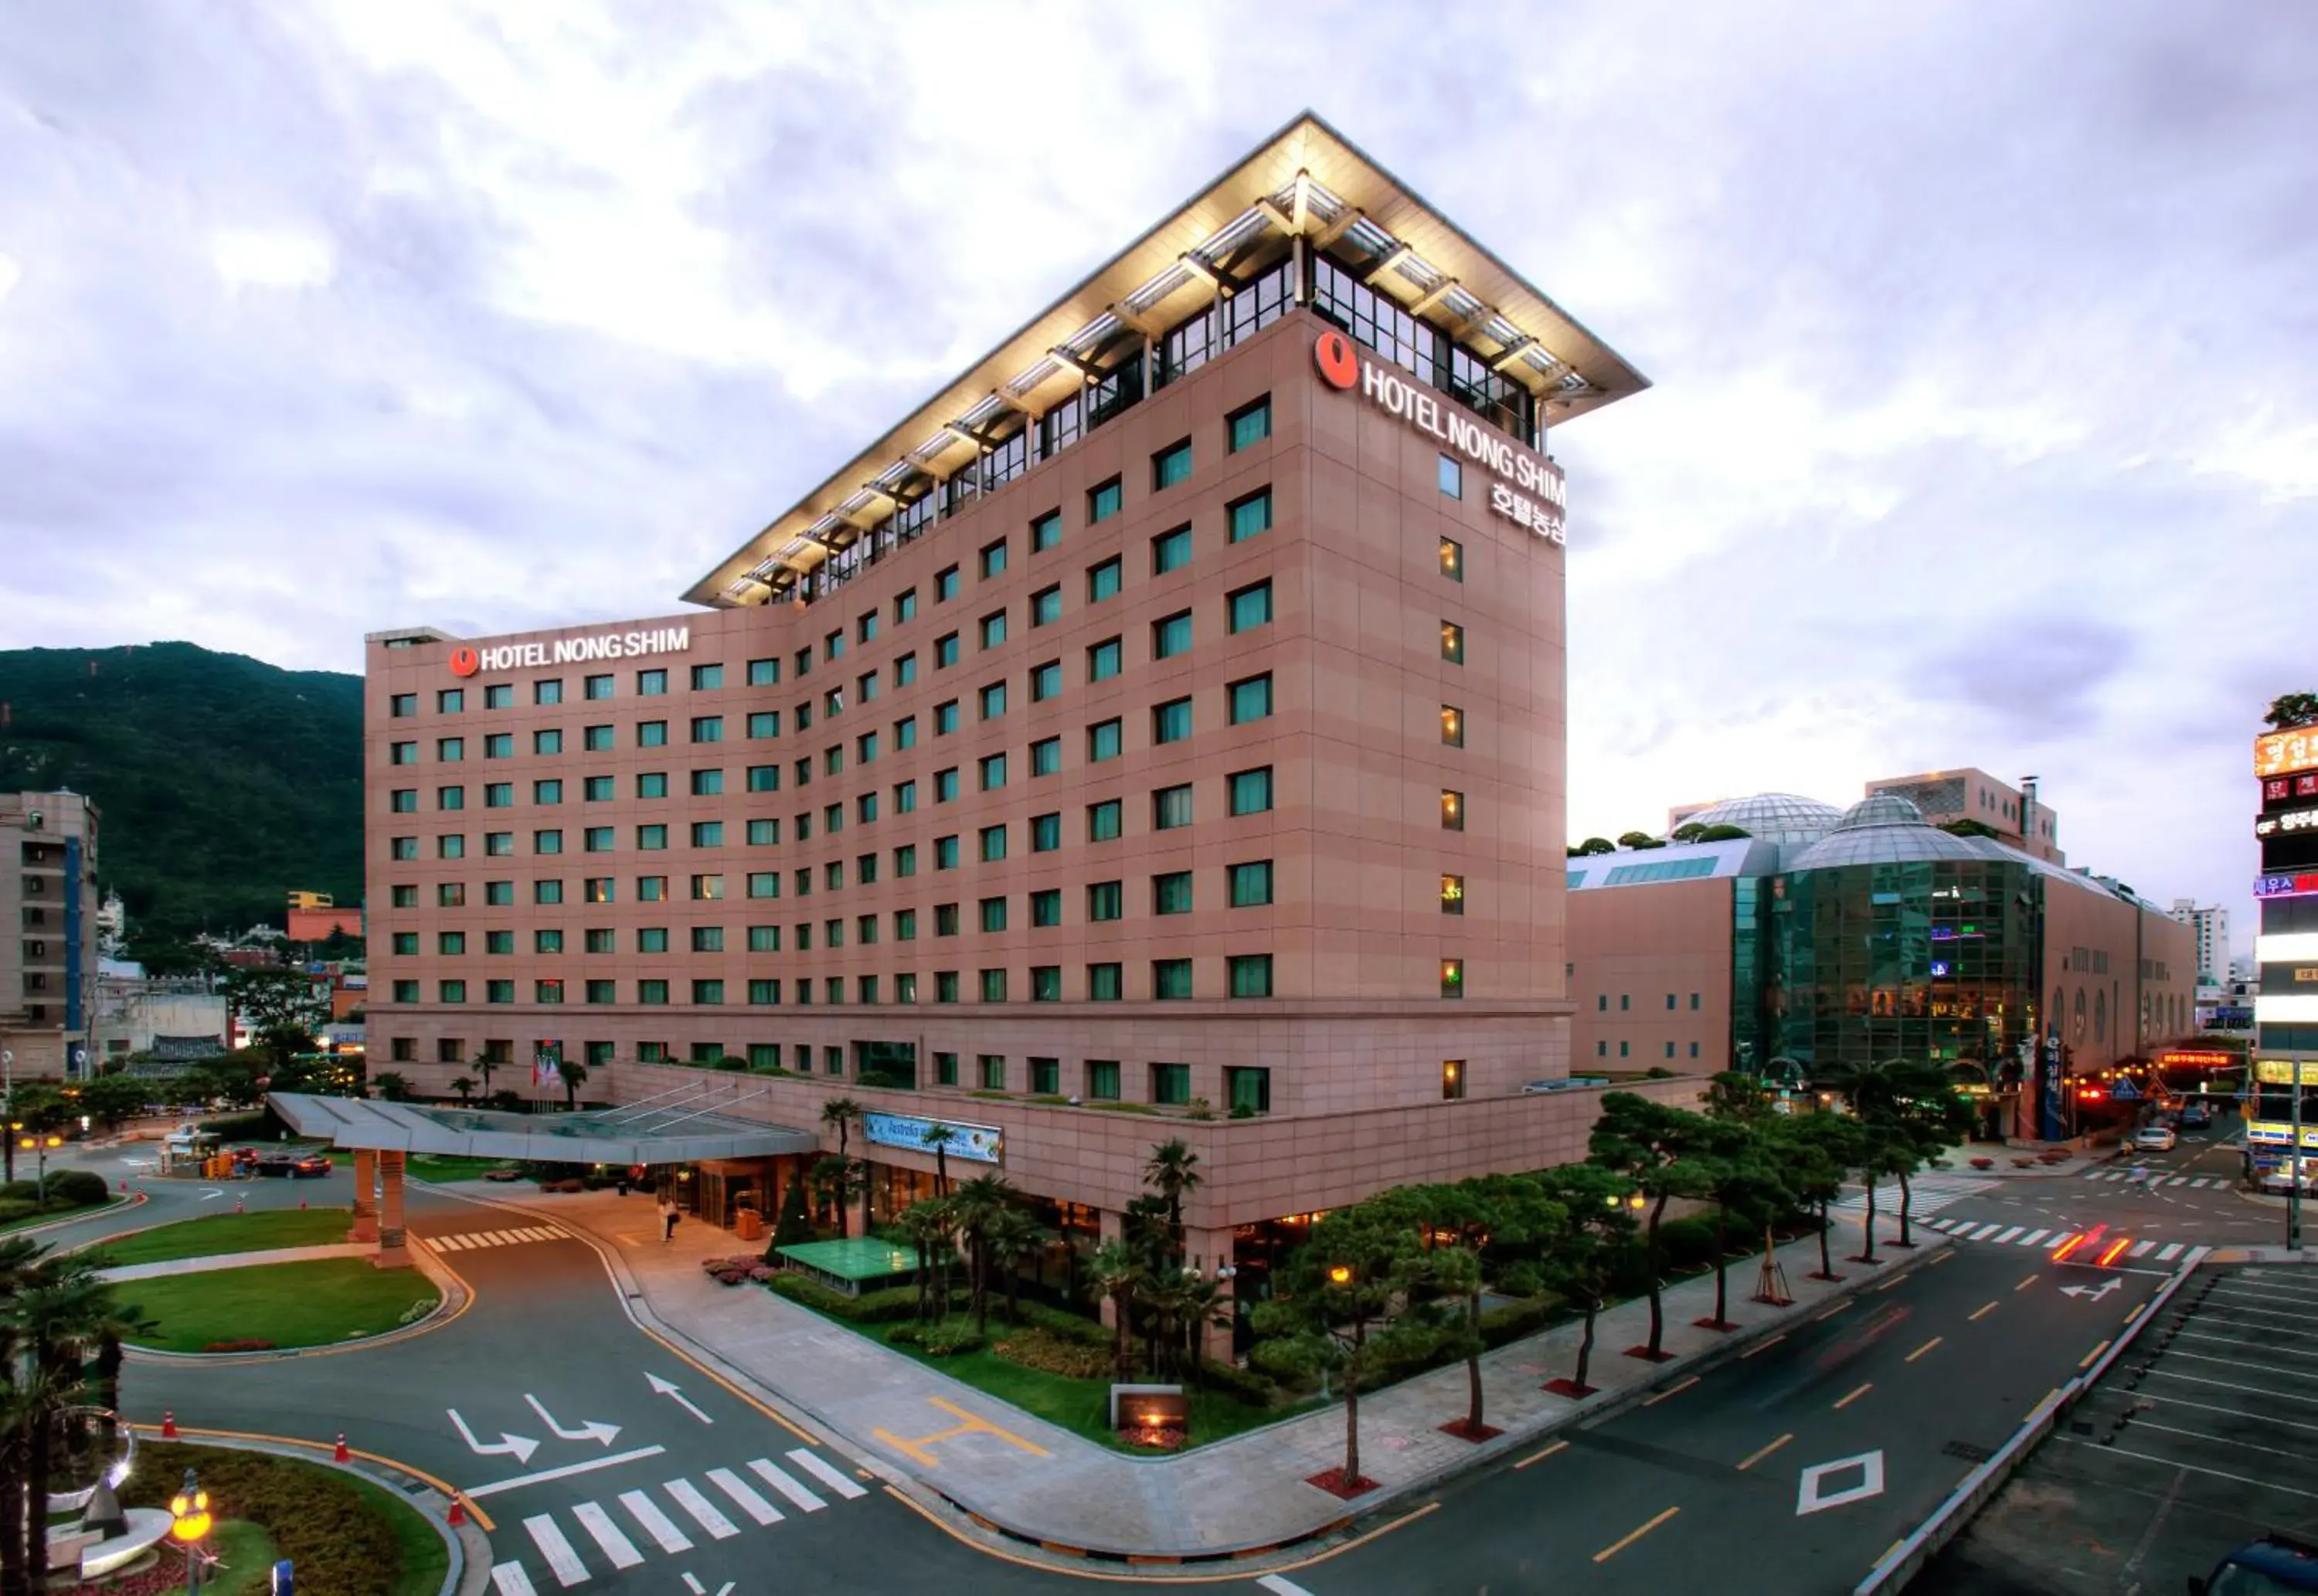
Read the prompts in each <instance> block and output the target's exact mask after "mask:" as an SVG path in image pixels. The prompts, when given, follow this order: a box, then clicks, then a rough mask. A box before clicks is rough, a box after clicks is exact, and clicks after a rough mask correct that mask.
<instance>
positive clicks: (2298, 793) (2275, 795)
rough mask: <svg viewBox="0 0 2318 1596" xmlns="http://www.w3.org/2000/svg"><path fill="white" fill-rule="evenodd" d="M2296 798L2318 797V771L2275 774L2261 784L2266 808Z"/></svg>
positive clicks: (2275, 806) (2274, 806) (2262, 800)
mask: <svg viewBox="0 0 2318 1596" xmlns="http://www.w3.org/2000/svg"><path fill="white" fill-rule="evenodd" d="M2296 798H2318V771H2305V772H2304V773H2303V774H2302V775H2300V776H2270V777H2269V778H2267V779H2266V780H2264V781H2263V782H2262V784H2261V802H2262V807H2263V808H2265V809H2275V808H2277V807H2278V805H2279V804H2281V803H2285V802H2288V801H2289V800H2292V799H2296Z"/></svg>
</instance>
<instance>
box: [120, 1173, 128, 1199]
mask: <svg viewBox="0 0 2318 1596" xmlns="http://www.w3.org/2000/svg"><path fill="white" fill-rule="evenodd" d="M128 1191H129V1179H128V1177H126V1176H123V1177H122V1178H121V1193H122V1195H123V1196H126V1195H127V1194H128Z"/></svg>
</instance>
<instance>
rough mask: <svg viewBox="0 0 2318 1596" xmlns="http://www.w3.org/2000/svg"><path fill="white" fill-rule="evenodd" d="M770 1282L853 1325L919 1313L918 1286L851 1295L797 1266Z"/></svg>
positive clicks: (889, 1321) (793, 1298) (887, 1321)
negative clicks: (832, 1287)
mask: <svg viewBox="0 0 2318 1596" xmlns="http://www.w3.org/2000/svg"><path fill="white" fill-rule="evenodd" d="M766 1284H768V1285H769V1286H770V1287H772V1288H773V1290H774V1291H775V1292H776V1293H777V1294H778V1295H780V1296H785V1297H786V1298H788V1299H789V1300H790V1301H791V1302H793V1303H801V1304H803V1305H804V1306H806V1307H808V1308H811V1309H813V1311H814V1312H816V1313H822V1314H828V1315H829V1316H830V1317H831V1318H832V1319H843V1320H845V1321H847V1322H848V1323H853V1324H892V1323H895V1322H897V1321H899V1320H903V1319H914V1318H916V1317H917V1316H918V1293H917V1289H916V1288H915V1287H910V1286H896V1287H891V1288H889V1289H887V1290H885V1291H865V1292H863V1293H862V1294H861V1295H860V1296H846V1295H845V1293H843V1292H841V1291H831V1289H830V1288H829V1287H826V1286H823V1285H822V1283H821V1282H820V1281H818V1280H813V1279H808V1278H806V1277H804V1275H801V1274H799V1273H797V1272H796V1271H795V1269H780V1270H777V1271H775V1273H774V1275H773V1278H771V1279H770V1280H769V1281H768V1282H766Z"/></svg>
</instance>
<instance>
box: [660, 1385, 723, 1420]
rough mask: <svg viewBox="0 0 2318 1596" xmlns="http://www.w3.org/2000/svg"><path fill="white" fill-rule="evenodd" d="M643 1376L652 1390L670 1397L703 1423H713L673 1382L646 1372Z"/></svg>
mask: <svg viewBox="0 0 2318 1596" xmlns="http://www.w3.org/2000/svg"><path fill="white" fill-rule="evenodd" d="M644 1378H645V1379H646V1380H648V1381H650V1382H651V1388H652V1389H653V1390H654V1391H656V1392H658V1393H659V1394H660V1395H662V1396H665V1397H669V1398H670V1399H672V1400H673V1401H674V1402H675V1403H676V1405H677V1406H678V1407H680V1408H682V1409H683V1410H684V1411H685V1412H687V1413H690V1414H691V1415H692V1416H693V1417H694V1418H696V1419H697V1420H699V1421H701V1422H702V1423H703V1424H714V1423H715V1422H716V1421H715V1420H714V1419H712V1418H710V1417H709V1416H708V1415H707V1414H705V1413H704V1412H701V1411H700V1410H699V1409H698V1408H696V1407H694V1406H693V1405H692V1403H691V1400H690V1399H689V1398H687V1396H686V1395H685V1394H684V1393H683V1392H682V1391H680V1390H678V1388H677V1387H676V1385H674V1384H673V1383H671V1382H669V1381H667V1380H663V1379H661V1378H660V1376H658V1375H651V1374H648V1375H646V1376H644Z"/></svg>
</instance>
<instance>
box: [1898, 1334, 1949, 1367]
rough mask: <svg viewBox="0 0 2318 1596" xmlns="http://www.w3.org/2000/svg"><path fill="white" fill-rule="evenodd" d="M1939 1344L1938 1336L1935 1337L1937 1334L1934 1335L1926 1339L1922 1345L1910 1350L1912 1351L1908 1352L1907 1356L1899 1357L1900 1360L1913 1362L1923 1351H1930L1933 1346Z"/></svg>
mask: <svg viewBox="0 0 2318 1596" xmlns="http://www.w3.org/2000/svg"><path fill="white" fill-rule="evenodd" d="M1939 1344H1940V1338H1939V1337H1937V1336H1934V1337H1933V1338H1932V1339H1931V1340H1928V1341H1926V1342H1925V1343H1924V1344H1923V1345H1922V1346H1920V1347H1918V1348H1917V1349H1915V1350H1914V1351H1912V1352H1910V1353H1909V1354H1908V1356H1907V1357H1906V1358H1903V1359H1901V1361H1902V1362H1905V1363H1913V1362H1915V1361H1916V1359H1917V1358H1921V1357H1922V1356H1923V1355H1924V1354H1925V1353H1927V1352H1928V1351H1930V1350H1931V1349H1933V1348H1935V1347H1936V1346H1938V1345H1939Z"/></svg>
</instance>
